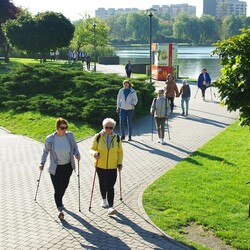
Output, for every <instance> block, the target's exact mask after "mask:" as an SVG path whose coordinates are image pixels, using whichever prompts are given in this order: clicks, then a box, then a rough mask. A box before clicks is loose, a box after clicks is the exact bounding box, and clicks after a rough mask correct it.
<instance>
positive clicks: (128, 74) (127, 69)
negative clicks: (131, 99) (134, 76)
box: [125, 60, 133, 78]
mask: <svg viewBox="0 0 250 250" xmlns="http://www.w3.org/2000/svg"><path fill="white" fill-rule="evenodd" d="M132 68H133V66H132V64H131V61H130V60H128V63H127V64H126V66H125V71H126V74H127V77H128V78H130V76H131V73H132Z"/></svg>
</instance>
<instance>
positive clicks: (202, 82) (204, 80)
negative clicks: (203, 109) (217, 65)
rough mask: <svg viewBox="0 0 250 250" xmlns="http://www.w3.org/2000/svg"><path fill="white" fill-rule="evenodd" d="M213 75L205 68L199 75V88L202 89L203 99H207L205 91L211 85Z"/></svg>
mask: <svg viewBox="0 0 250 250" xmlns="http://www.w3.org/2000/svg"><path fill="white" fill-rule="evenodd" d="M210 84H211V77H210V75H209V74H208V73H207V70H206V69H205V68H204V69H202V72H201V73H200V75H199V77H198V88H200V89H201V94H202V99H203V101H205V92H206V89H207V88H209V87H210Z"/></svg>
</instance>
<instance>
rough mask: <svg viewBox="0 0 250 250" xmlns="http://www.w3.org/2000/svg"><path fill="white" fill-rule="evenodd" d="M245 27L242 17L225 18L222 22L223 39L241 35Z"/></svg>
mask: <svg viewBox="0 0 250 250" xmlns="http://www.w3.org/2000/svg"><path fill="white" fill-rule="evenodd" d="M243 27H244V26H243V22H242V18H241V17H239V16H235V15H232V16H227V17H225V18H224V19H223V22H222V30H223V34H222V38H223V39H226V38H228V37H230V36H234V35H238V34H240V29H242V28H243Z"/></svg>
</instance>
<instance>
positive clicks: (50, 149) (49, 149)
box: [41, 132, 80, 175]
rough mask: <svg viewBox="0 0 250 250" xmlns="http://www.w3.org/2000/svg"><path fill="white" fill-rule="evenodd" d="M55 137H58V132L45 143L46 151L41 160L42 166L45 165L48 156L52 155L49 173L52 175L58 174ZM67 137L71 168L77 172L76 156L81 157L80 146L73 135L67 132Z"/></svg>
mask: <svg viewBox="0 0 250 250" xmlns="http://www.w3.org/2000/svg"><path fill="white" fill-rule="evenodd" d="M55 135H56V132H54V133H53V134H51V135H48V136H47V138H46V141H45V143H44V149H43V154H42V158H41V164H43V165H44V164H45V162H46V160H47V156H48V154H49V153H50V165H49V168H48V171H49V173H50V174H52V175H55V174H56V168H57V165H58V164H57V157H56V153H55V146H54V142H55ZM65 135H66V137H67V139H68V140H69V143H70V160H71V166H72V168H73V169H74V170H75V160H74V156H78V155H80V153H79V151H78V146H77V144H76V141H75V138H74V135H73V133H72V132H67V133H66V134H65Z"/></svg>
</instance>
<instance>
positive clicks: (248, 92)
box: [214, 29, 250, 126]
mask: <svg viewBox="0 0 250 250" xmlns="http://www.w3.org/2000/svg"><path fill="white" fill-rule="evenodd" d="M215 45H216V46H217V48H216V50H215V51H214V54H218V55H219V56H220V58H221V64H222V66H223V68H222V70H221V76H220V78H219V79H218V80H217V81H216V83H215V86H216V87H218V90H219V93H220V97H221V101H222V103H223V104H224V105H226V106H227V109H228V110H229V111H235V110H237V109H239V111H240V121H241V124H242V125H246V126H250V84H249V79H250V50H249V48H250V29H247V30H244V29H243V30H242V33H241V34H240V35H237V36H233V37H230V38H229V39H227V40H224V41H222V42H220V43H217V44H215Z"/></svg>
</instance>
